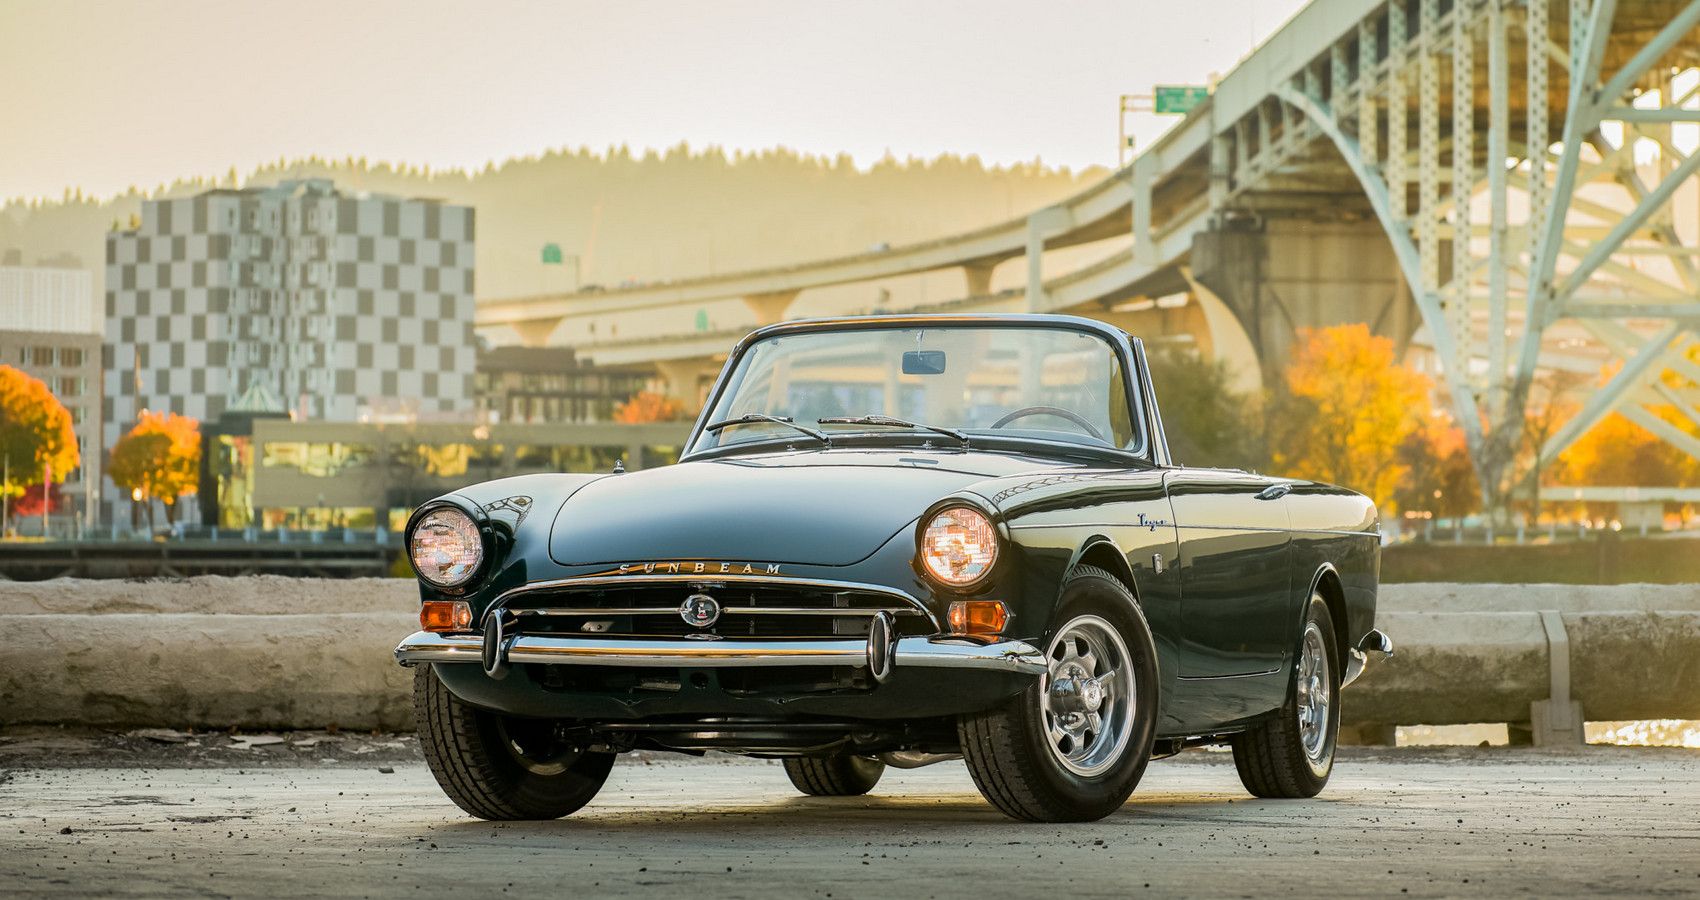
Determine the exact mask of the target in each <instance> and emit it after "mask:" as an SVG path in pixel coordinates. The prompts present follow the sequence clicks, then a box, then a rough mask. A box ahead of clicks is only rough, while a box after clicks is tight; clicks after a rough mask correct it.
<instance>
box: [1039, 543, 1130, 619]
mask: <svg viewBox="0 0 1700 900" xmlns="http://www.w3.org/2000/svg"><path fill="white" fill-rule="evenodd" d="M1083 565H1085V566H1095V567H1097V568H1100V569H1103V570H1104V571H1106V572H1108V573H1110V574H1111V575H1113V576H1115V579H1116V580H1117V581H1119V582H1121V583H1122V586H1123V587H1125V588H1127V592H1128V593H1129V594H1132V595H1133V602H1134V603H1135V604H1136V605H1137V604H1138V603H1139V602H1140V601H1139V583H1138V582H1137V581H1135V580H1134V577H1133V566H1132V565H1129V564H1128V561H1127V554H1126V553H1123V552H1122V549H1121V547H1120V546H1118V545H1117V544H1116V542H1115V541H1113V540H1111V539H1110V538H1109V537H1108V536H1107V535H1102V534H1095V535H1093V536H1091V537H1089V538H1087V539H1086V540H1084V541H1082V542H1081V544H1080V546H1079V547H1078V548H1076V549H1075V551H1074V556H1073V557H1072V558H1070V559H1069V561H1068V568H1067V569H1065V570H1064V571H1063V582H1064V583H1065V584H1066V583H1067V582H1068V579H1069V578H1070V577H1072V576H1073V575H1074V570H1075V569H1078V568H1079V567H1081V566H1083ZM1058 589H1059V590H1060V589H1061V585H1058Z"/></svg>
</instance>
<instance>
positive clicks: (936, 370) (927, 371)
mask: <svg viewBox="0 0 1700 900" xmlns="http://www.w3.org/2000/svg"><path fill="white" fill-rule="evenodd" d="M903 374H905V375H943V374H944V351H943V350H905V351H903Z"/></svg>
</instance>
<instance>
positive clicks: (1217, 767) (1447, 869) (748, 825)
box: [0, 732, 1700, 898]
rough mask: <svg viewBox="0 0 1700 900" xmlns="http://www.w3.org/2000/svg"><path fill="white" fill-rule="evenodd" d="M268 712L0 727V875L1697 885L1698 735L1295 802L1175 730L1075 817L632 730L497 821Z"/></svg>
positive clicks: (1432, 887)
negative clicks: (543, 818) (536, 816)
mask: <svg viewBox="0 0 1700 900" xmlns="http://www.w3.org/2000/svg"><path fill="white" fill-rule="evenodd" d="M284 737H285V739H284V740H282V741H278V742H275V743H269V744H268V743H263V742H262V743H258V744H255V743H253V742H252V741H243V740H241V739H237V740H236V741H235V742H232V740H231V739H230V738H229V737H226V736H223V735H213V736H205V735H201V736H193V737H187V736H183V735H176V736H173V735H172V734H171V733H162V734H157V735H155V736H154V737H153V738H151V739H149V738H148V737H147V736H145V735H144V736H135V735H132V736H130V737H128V738H123V739H117V738H100V739H88V738H78V737H74V736H73V737H62V736H58V735H55V734H54V733H51V732H49V733H34V734H24V735H21V736H20V735H17V734H13V735H11V736H10V737H9V738H7V739H3V740H0V769H3V771H0V896H8V897H11V896H34V895H63V896H88V895H101V894H123V895H138V896H140V895H155V896H158V895H171V896H186V895H209V896H262V895H263V896H293V895H306V894H312V895H335V896H389V895H415V896H438V895H448V894H451V893H462V892H468V891H476V892H479V893H480V894H496V893H507V894H514V895H545V894H547V895H553V896H571V897H600V896H610V897H626V896H669V897H676V896H683V895H685V894H687V893H689V894H691V895H694V896H696V897H785V898H791V897H839V898H843V897H874V898H894V897H896V898H911V897H914V898H922V897H958V896H973V895H979V896H982V897H1008V896H1029V897H1038V896H1046V897H1048V896H1064V895H1066V896H1104V897H1123V896H1129V895H1152V896H1179V895H1185V896H1192V897H1198V896H1257V897H1262V896H1269V895H1273V894H1283V895H1296V894H1303V895H1328V896H1343V895H1346V896H1349V895H1360V894H1375V895H1394V896H1400V895H1410V896H1419V897H1432V896H1458V895H1471V896H1505V895H1518V894H1522V895H1536V896H1542V897H1548V896H1560V895H1582V894H1614V895H1622V894H1637V895H1648V894H1695V893H1700V817H1697V816H1696V815H1695V810H1696V809H1700V752H1696V751H1693V750H1681V749H1645V748H1607V747H1593V748H1589V749H1586V750H1582V751H1575V752H1569V753H1551V752H1549V753H1540V752H1536V751H1532V750H1511V749H1505V748H1494V749H1478V748H1470V749H1457V748H1452V749H1444V750H1442V749H1410V750H1379V751H1370V750H1360V749H1350V750H1347V751H1344V752H1343V756H1342V759H1341V760H1340V762H1339V764H1338V767H1337V769H1336V772H1335V776H1334V781H1333V783H1332V784H1330V786H1329V788H1328V789H1327V791H1325V792H1324V793H1323V795H1322V796H1321V797H1320V798H1318V799H1316V800H1311V801H1298V802H1294V801H1289V802H1273V801H1260V800H1254V799H1252V798H1250V797H1248V796H1247V795H1246V794H1245V793H1244V792H1243V791H1242V790H1241V789H1240V785H1239V782H1238V780H1237V778H1236V776H1235V774H1234V769H1233V766H1232V763H1231V760H1230V758H1229V757H1228V755H1227V754H1223V753H1209V752H1191V753H1187V754H1183V755H1182V756H1181V757H1179V758H1176V759H1173V760H1167V761H1162V762H1157V763H1154V764H1153V765H1152V766H1151V768H1150V770H1149V771H1148V773H1147V775H1146V777H1145V781H1144V783H1143V784H1142V785H1141V786H1140V789H1139V791H1138V793H1136V794H1135V795H1134V799H1133V800H1132V801H1131V802H1130V803H1129V804H1128V805H1127V806H1126V807H1125V808H1124V809H1123V810H1122V811H1121V812H1120V813H1119V814H1117V815H1115V816H1113V817H1111V818H1110V819H1108V820H1106V821H1103V822H1097V823H1092V824H1086V825H1067V826H1058V825H1027V824H1020V823H1015V822H1011V821H1008V820H1006V819H1003V818H1002V817H1000V816H999V815H998V814H997V813H995V812H993V811H992V810H991V808H990V807H988V806H986V805H985V803H984V802H982V801H981V799H980V797H979V796H978V795H977V794H976V793H975V792H974V788H973V785H972V783H970V781H969V779H968V775H967V772H966V770H965V769H964V768H963V767H962V765H961V764H960V763H947V764H944V765H940V766H935V767H931V768H927V769H920V770H915V771H909V772H898V771H889V772H888V773H887V775H886V778H885V780H884V781H882V782H881V784H880V786H879V787H878V788H877V789H876V793H875V794H874V795H872V796H869V797H865V798H854V799H841V800H822V799H812V798H809V799H805V798H803V797H801V796H799V795H797V794H796V793H795V792H793V791H792V789H791V787H790V784H789V783H788V782H787V781H786V779H785V775H784V772H783V771H782V770H781V769H780V768H779V766H777V765H775V764H771V763H764V762H757V761H745V760H737V759H731V758H724V757H720V758H713V757H711V758H709V759H706V760H681V761H673V758H668V757H659V756H658V757H651V758H648V759H636V760H634V759H631V758H629V757H628V758H626V759H623V760H622V761H621V763H620V764H619V765H616V767H615V770H614V776H613V778H612V779H611V780H610V782H609V784H608V785H607V787H606V788H605V789H604V790H603V792H602V794H601V795H600V796H599V797H598V798H597V800H596V801H595V802H594V803H593V804H592V805H591V806H589V807H587V808H586V809H585V810H584V811H582V812H581V813H580V814H579V815H577V816H574V817H573V818H570V819H566V820H562V821H559V822H543V823H525V824H492V823H488V822H480V821H476V820H473V819H470V818H467V817H466V816H463V815H461V814H460V813H459V811H458V810H456V809H455V808H454V807H453V806H451V805H450V804H449V803H448V801H447V800H446V799H445V798H444V797H443V796H442V794H441V792H440V791H439V790H438V789H437V786H436V784H435V783H434V782H433V781H432V780H431V776H430V774H429V772H427V771H426V769H425V767H424V765H423V764H422V763H421V762H419V761H418V758H417V755H416V751H415V750H414V748H413V744H412V743H411V741H410V740H404V739H397V738H394V737H389V736H376V737H372V736H365V737H358V738H356V737H348V736H316V737H315V736H307V737H300V736H284ZM298 742H301V743H298ZM243 744H247V746H243Z"/></svg>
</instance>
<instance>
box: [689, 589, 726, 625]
mask: <svg viewBox="0 0 1700 900" xmlns="http://www.w3.org/2000/svg"><path fill="white" fill-rule="evenodd" d="M679 618H681V619H684V620H685V624H686V625H692V626H695V627H697V628H707V627H709V626H710V625H713V624H714V623H715V622H718V621H720V601H718V600H716V599H714V598H713V597H710V596H709V595H707V594H692V595H690V596H689V597H686V598H685V602H684V603H681V604H679Z"/></svg>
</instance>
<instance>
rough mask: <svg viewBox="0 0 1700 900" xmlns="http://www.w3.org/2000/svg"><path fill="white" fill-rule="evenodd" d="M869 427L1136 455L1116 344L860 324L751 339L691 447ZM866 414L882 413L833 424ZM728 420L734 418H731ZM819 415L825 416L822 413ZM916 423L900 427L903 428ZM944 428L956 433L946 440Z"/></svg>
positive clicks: (1065, 333) (972, 329)
mask: <svg viewBox="0 0 1700 900" xmlns="http://www.w3.org/2000/svg"><path fill="white" fill-rule="evenodd" d="M764 416H765V417H774V418H784V419H789V420H790V421H791V423H794V424H795V425H801V426H805V427H807V428H811V429H816V430H818V431H820V432H824V433H825V434H826V435H827V436H828V437H829V438H836V437H839V436H843V435H857V436H864V435H871V434H874V433H877V434H878V435H879V436H882V437H884V438H886V439H889V440H900V441H907V442H911V443H917V442H920V441H923V440H926V441H932V442H933V443H935V444H937V445H944V444H950V443H952V442H953V441H957V440H959V438H963V437H965V438H966V439H967V440H969V441H972V440H973V439H974V437H976V436H980V437H984V438H992V437H1004V438H1029V439H1039V440H1046V441H1060V442H1068V443H1074V444H1081V445H1086V446H1093V447H1107V448H1116V449H1121V450H1131V451H1134V452H1140V451H1142V450H1143V447H1144V442H1143V440H1142V439H1141V437H1142V436H1141V435H1140V434H1138V432H1137V429H1136V428H1135V427H1134V425H1133V416H1132V414H1131V411H1130V410H1129V405H1128V393H1127V380H1126V379H1125V378H1124V377H1123V372H1122V366H1121V361H1120V359H1119V358H1118V356H1117V354H1116V351H1115V348H1113V347H1112V346H1110V344H1109V343H1108V342H1107V341H1105V340H1104V339H1103V338H1101V337H1099V336H1097V335H1095V334H1090V333H1088V332H1085V331H1078V330H1074V329H1069V328H1062V327H1042V326H1033V327H1028V326H1020V327H1010V326H983V325H982V326H954V325H945V326H931V327H925V328H914V327H910V328H890V329H882V328H860V329H847V330H843V331H810V332H803V333H799V334H785V335H776V336H774V337H770V338H767V339H765V340H762V341H758V342H756V343H754V344H751V345H750V347H749V348H748V349H747V350H745V351H744V353H743V355H742V356H741V357H739V359H738V366H737V368H736V369H735V370H734V371H733V373H732V375H731V377H730V379H729V380H728V381H727V385H726V388H725V390H724V391H722V393H721V394H720V397H719V399H718V401H717V402H716V403H715V405H714V408H713V409H712V410H710V411H709V412H708V413H707V414H706V418H705V424H707V425H710V426H715V427H712V428H711V429H709V430H705V431H703V433H701V434H700V435H699V436H698V437H697V440H696V443H695V445H694V446H693V447H692V450H697V451H700V450H707V449H711V448H715V447H725V446H729V445H734V444H741V443H754V442H760V441H771V440H774V439H784V440H787V441H790V440H798V441H805V442H806V441H809V438H808V437H807V436H806V435H804V434H801V433H800V432H799V430H798V429H796V428H794V427H791V426H789V425H787V424H784V423H780V422H774V421H771V420H764V419H762V418H761V417H764ZM863 417H875V418H877V419H884V420H899V421H898V422H895V423H894V422H891V421H874V420H868V421H861V422H854V421H852V422H834V421H832V420H834V419H846V418H848V419H859V418H863ZM731 420H739V421H737V422H735V423H732V424H730V426H728V423H730V422H731ZM822 420H827V421H825V422H823V421H822ZM911 424H912V425H914V426H915V427H907V426H909V425H911ZM945 430H949V431H955V432H958V433H959V435H958V437H956V438H953V437H952V436H950V435H949V434H948V433H946V431H945Z"/></svg>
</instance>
